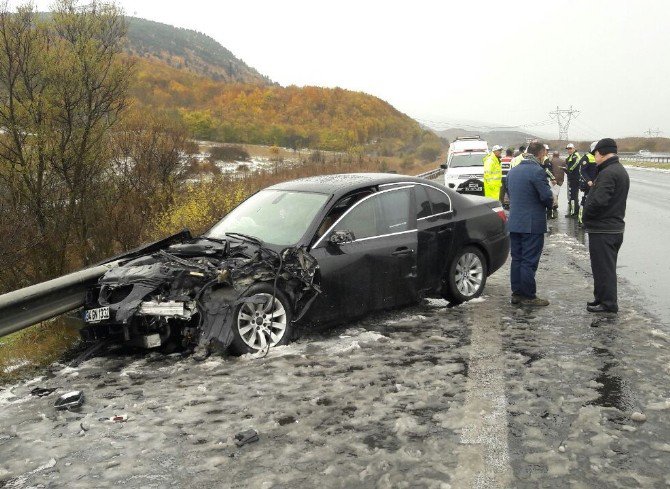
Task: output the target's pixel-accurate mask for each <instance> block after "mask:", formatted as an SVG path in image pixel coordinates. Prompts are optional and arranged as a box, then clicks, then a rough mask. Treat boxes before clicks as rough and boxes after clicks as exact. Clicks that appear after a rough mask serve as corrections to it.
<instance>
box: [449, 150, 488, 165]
mask: <svg viewBox="0 0 670 489" xmlns="http://www.w3.org/2000/svg"><path fill="white" fill-rule="evenodd" d="M484 156H486V154H484V153H462V154H458V155H453V156H452V157H451V161H450V162H449V168H462V167H464V166H484Z"/></svg>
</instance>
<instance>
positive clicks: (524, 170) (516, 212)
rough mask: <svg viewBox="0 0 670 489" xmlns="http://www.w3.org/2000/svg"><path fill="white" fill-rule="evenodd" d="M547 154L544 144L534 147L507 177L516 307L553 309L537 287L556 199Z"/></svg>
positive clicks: (513, 295) (530, 146)
mask: <svg viewBox="0 0 670 489" xmlns="http://www.w3.org/2000/svg"><path fill="white" fill-rule="evenodd" d="M546 152H547V150H546V148H545V147H544V144H542V143H538V142H535V143H531V144H530V145H529V146H528V151H527V153H528V155H527V156H526V158H525V159H524V160H523V161H522V162H521V163H520V164H519V165H517V166H516V167H514V168H512V169H511V170H510V171H509V173H508V174H507V193H508V195H509V200H510V211H509V220H508V221H507V225H508V229H509V238H510V251H511V255H512V267H511V272H510V281H511V283H512V304H522V305H528V306H548V305H549V301H548V300H545V299H541V298H539V297H537V295H536V285H535V272H536V271H537V266H538V264H539V263H540V256H541V255H542V248H543V247H544V233H546V232H547V210H548V209H551V208H552V207H553V205H554V195H553V193H552V192H551V188H550V187H549V182H548V181H547V174H546V173H545V171H544V168H543V167H542V164H541V163H540V162H541V161H543V160H544V157H545V156H546Z"/></svg>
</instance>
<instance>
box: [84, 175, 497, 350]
mask: <svg viewBox="0 0 670 489" xmlns="http://www.w3.org/2000/svg"><path fill="white" fill-rule="evenodd" d="M499 205H500V204H499V203H498V202H496V201H492V200H490V199H485V198H482V197H469V196H463V195H460V194H457V193H455V192H452V191H450V190H448V189H446V188H445V187H443V186H441V185H439V184H435V183H433V182H430V181H427V180H423V179H420V178H414V177H407V176H400V175H388V174H345V175H326V176H318V177H311V178H305V179H300V180H294V181H291V182H285V183H281V184H278V185H274V186H272V187H269V188H267V189H264V190H262V191H260V192H258V193H256V194H254V195H252V196H251V197H250V198H248V199H247V200H246V201H244V202H243V203H242V204H240V205H239V206H238V207H237V208H235V209H234V210H233V211H231V212H230V213H229V214H228V215H227V216H226V217H225V218H224V219H222V220H221V221H220V222H219V223H217V224H216V225H215V226H214V227H212V228H211V229H210V230H209V231H208V232H206V233H205V234H204V235H202V236H198V237H192V236H191V235H190V234H189V233H188V232H183V233H180V234H178V235H175V236H173V237H171V238H169V239H168V240H165V241H164V242H163V244H162V245H161V246H158V247H155V246H154V247H153V249H150V250H149V249H147V252H146V253H145V254H143V255H139V256H137V255H134V256H130V257H127V258H126V259H124V261H122V262H121V264H120V266H118V267H116V268H113V269H111V270H110V271H108V272H107V273H105V274H104V275H103V276H102V277H101V278H100V280H99V281H98V284H97V285H96V286H95V287H94V288H93V289H92V290H90V291H89V293H88V294H87V299H86V305H85V308H84V320H85V322H86V323H87V326H86V327H85V328H84V329H83V331H82V334H83V335H84V337H85V338H86V339H89V340H115V341H122V342H128V343H131V344H135V345H137V346H141V347H146V348H157V347H160V348H163V349H165V350H170V349H173V348H184V347H185V348H195V347H200V348H202V349H204V350H206V351H212V350H215V349H217V350H226V349H231V350H232V351H233V352H235V353H246V352H258V351H263V350H265V349H267V348H269V347H272V346H276V345H283V344H286V343H288V342H289V341H291V340H292V339H294V338H295V337H296V335H297V333H298V331H299V329H301V328H304V327H310V326H314V325H317V324H329V323H334V322H341V321H344V320H348V319H353V318H356V317H360V316H362V315H364V314H366V313H368V312H371V311H374V310H380V309H389V308H393V307H398V306H402V305H405V304H410V303H414V302H416V301H417V300H419V299H420V298H422V297H444V298H446V299H448V300H449V301H450V302H452V303H460V302H464V301H467V300H470V299H472V298H475V297H477V296H479V295H480V294H481V293H482V291H483V289H484V286H485V284H486V278H487V276H488V275H490V274H491V273H493V272H494V271H495V270H497V269H498V268H499V267H500V266H502V264H503V263H504V262H505V260H506V258H507V255H508V252H509V240H508V234H507V231H506V228H505V214H504V212H503V210H502V208H501V207H499ZM156 248H157V249H156Z"/></svg>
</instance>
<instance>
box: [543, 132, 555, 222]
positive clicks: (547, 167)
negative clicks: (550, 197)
mask: <svg viewBox="0 0 670 489" xmlns="http://www.w3.org/2000/svg"><path fill="white" fill-rule="evenodd" d="M544 149H545V150H546V154H545V156H544V160H543V161H542V168H544V173H545V174H546V175H547V182H549V187H550V188H551V193H552V194H554V205H553V206H552V208H551V209H547V219H556V217H557V215H556V209H558V206H557V205H556V202H557V201H556V191H557V187H556V177H554V172H553V167H552V164H551V158H550V157H549V145H547V144H545V145H544Z"/></svg>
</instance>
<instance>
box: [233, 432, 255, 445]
mask: <svg viewBox="0 0 670 489" xmlns="http://www.w3.org/2000/svg"><path fill="white" fill-rule="evenodd" d="M258 440H259V438H258V432H257V431H256V430H253V429H251V430H246V431H242V432H241V433H238V434H237V435H235V445H237V446H238V447H242V446H244V445H246V444H248V443H254V442H256V441H258Z"/></svg>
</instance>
